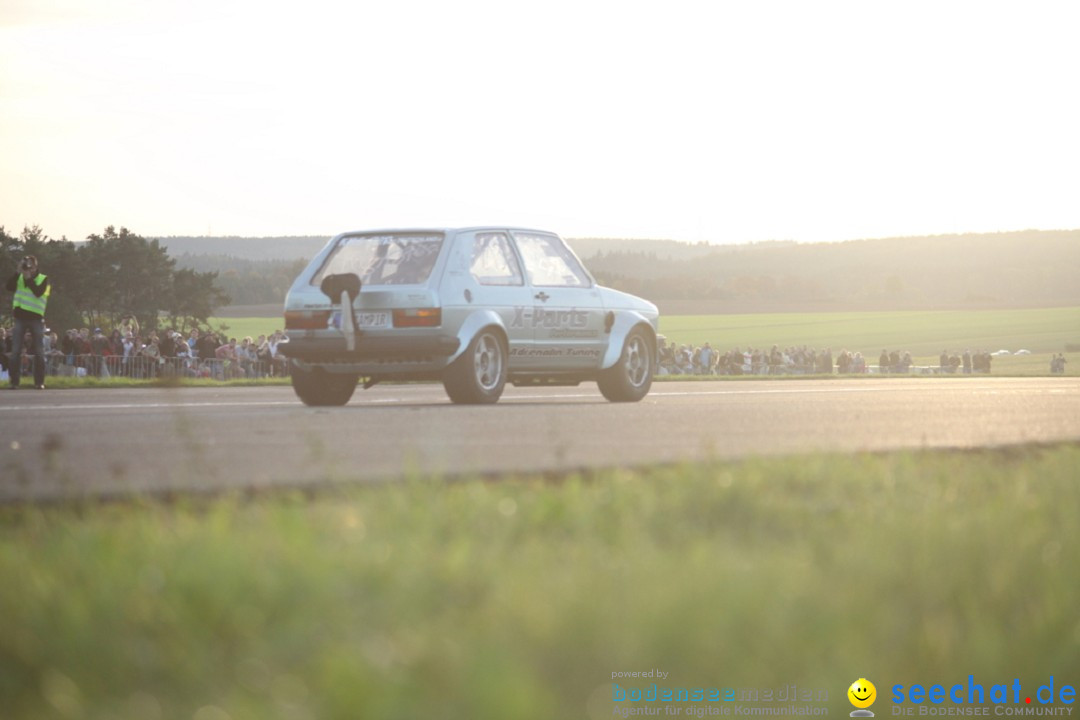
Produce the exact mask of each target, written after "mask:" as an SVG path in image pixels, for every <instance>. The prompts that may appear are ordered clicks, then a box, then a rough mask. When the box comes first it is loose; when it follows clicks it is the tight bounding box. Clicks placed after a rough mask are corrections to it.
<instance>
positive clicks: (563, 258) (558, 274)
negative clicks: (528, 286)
mask: <svg viewBox="0 0 1080 720" xmlns="http://www.w3.org/2000/svg"><path fill="white" fill-rule="evenodd" d="M514 239H515V240H516V241H517V246H518V250H519V251H520V252H521V259H522V260H523V261H524V263H525V270H526V271H527V272H528V273H529V281H530V282H531V283H532V284H533V285H537V286H542V287H591V286H592V280H591V279H590V278H589V274H588V273H586V272H585V268H583V267H581V263H579V262H578V260H577V258H576V257H574V254H573V253H572V252H570V250H569V248H567V247H566V245H564V244H563V243H562V241H561V240H559V238H557V237H555V236H553V235H539V234H533V233H514Z"/></svg>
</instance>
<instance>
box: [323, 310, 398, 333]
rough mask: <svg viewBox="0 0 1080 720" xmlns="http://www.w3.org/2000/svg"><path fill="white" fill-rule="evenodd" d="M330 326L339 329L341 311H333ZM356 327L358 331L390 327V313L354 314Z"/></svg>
mask: <svg viewBox="0 0 1080 720" xmlns="http://www.w3.org/2000/svg"><path fill="white" fill-rule="evenodd" d="M330 324H331V325H332V326H334V327H335V328H337V329H338V330H340V329H341V311H340V310H335V311H334V314H333V315H332V316H331V318H330ZM356 327H358V328H360V329H365V328H366V329H371V328H385V327H390V313H388V312H358V313H356Z"/></svg>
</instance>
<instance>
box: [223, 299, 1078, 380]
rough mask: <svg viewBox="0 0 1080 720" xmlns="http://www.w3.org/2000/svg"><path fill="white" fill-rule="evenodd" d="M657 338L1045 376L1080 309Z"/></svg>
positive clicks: (676, 330) (786, 317) (681, 325)
mask: <svg viewBox="0 0 1080 720" xmlns="http://www.w3.org/2000/svg"><path fill="white" fill-rule="evenodd" d="M213 322H214V324H215V326H216V324H217V323H218V322H224V323H225V324H227V325H228V326H229V330H228V333H229V335H230V336H233V337H237V338H243V337H244V336H245V335H251V336H252V337H258V335H260V334H269V333H271V332H273V331H274V330H277V329H280V328H281V327H282V320H281V318H277V317H274V318H224V319H220V320H218V319H215V320H214V321H213ZM660 332H662V333H664V334H665V335H666V336H667V337H668V339H669V340H671V341H672V342H675V343H678V344H682V343H689V344H692V345H701V344H704V343H706V342H709V343H712V346H713V347H714V348H719V349H720V350H722V351H725V352H726V351H727V350H731V349H733V348H736V347H738V348H742V349H746V348H747V347H752V348H762V349H766V350H767V349H769V348H771V347H772V346H773V345H779V346H781V347H789V346H802V345H808V346H810V347H813V348H817V349H823V348H826V347H829V348H832V350H833V355H834V357H835V356H836V355H837V354H839V352H840V351H841V350H842V349H845V348H846V349H848V350H850V351H851V352H856V351H859V352H862V353H863V355H864V356H866V357H868V358H870V360H869V364H876V363H877V357H878V355H879V354H880V353H881V350H882V349H883V348H884V349H889V350H899V351H900V352H904V351H909V352H911V354H912V356H913V357H914V359H915V362H916V364H918V365H937V363H938V356H939V355H940V354H941V351H942V350H945V349H947V350H949V351H950V352H957V353H962V352H963V351H964V350H965V349H971V350H972V351H975V350H979V349H983V350H987V351H990V352H994V351H996V350H1001V349H1005V350H1009V351H1010V352H1015V351H1016V350H1020V349H1025V350H1030V351H1031V353H1032V355H1029V356H1020V357H1016V358H1013V357H1000V358H995V360H994V365H993V369H994V373H995V374H1001V375H1045V374H1048V373H1049V367H1050V357H1051V356H1052V355H1054V354H1056V353H1059V352H1064V351H1065V346H1066V345H1068V344H1071V345H1080V308H1047V309H1035V310H993V311H938V312H866V313H860V312H852V313H803V314H754V315H681V316H672V317H662V318H661V319H660ZM1066 358H1067V359H1068V363H1067V364H1066V366H1065V369H1066V374H1068V375H1078V374H1080V353H1078V352H1074V353H1067V354H1066Z"/></svg>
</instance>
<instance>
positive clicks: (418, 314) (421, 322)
mask: <svg viewBox="0 0 1080 720" xmlns="http://www.w3.org/2000/svg"><path fill="white" fill-rule="evenodd" d="M440 325H442V308H411V309H409V310H395V311H394V327H438V326H440Z"/></svg>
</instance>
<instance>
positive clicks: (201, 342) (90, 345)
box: [0, 317, 289, 380]
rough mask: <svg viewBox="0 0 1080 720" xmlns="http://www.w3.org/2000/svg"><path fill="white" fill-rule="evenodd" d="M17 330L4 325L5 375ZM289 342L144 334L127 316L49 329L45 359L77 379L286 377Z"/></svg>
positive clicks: (0, 354)
mask: <svg viewBox="0 0 1080 720" xmlns="http://www.w3.org/2000/svg"><path fill="white" fill-rule="evenodd" d="M11 335H12V332H11V330H10V329H9V328H4V327H0V376H2V377H6V376H7V374H8V373H9V368H10V364H11V363H13V362H16V361H17V360H16V358H13V357H12V356H11V353H12V337H11ZM284 342H287V338H286V336H285V333H284V331H281V330H278V331H276V332H274V333H273V334H271V335H270V336H269V337H268V336H266V335H259V336H258V337H257V338H251V337H245V338H243V339H241V340H239V341H238V340H237V339H236V338H228V337H226V336H225V335H224V334H223V333H218V332H214V331H212V330H209V329H205V330H198V329H193V330H191V331H190V332H189V333H188V335H187V337H185V336H184V335H182V334H181V333H180V332H178V331H177V330H173V329H165V330H162V331H160V333H159V332H158V331H157V330H151V331H149V332H147V333H142V332H141V331H140V329H139V324H138V322H137V321H136V320H135V319H134V318H132V317H125V318H124V319H123V320H122V321H121V323H120V324H119V325H118V326H117V327H115V328H113V329H112V330H111V331H110V332H108V333H106V332H105V331H104V330H102V328H100V327H96V328H94V329H93V331H92V332H91V330H90V329H89V328H85V327H84V328H80V329H71V330H67V331H66V332H65V333H64V334H63V336H62V337H61V336H59V335H58V334H57V333H56V332H55V331H53V330H49V329H46V331H45V342H44V346H45V362H46V373H47V374H48V375H53V376H57V375H61V376H62V375H67V376H78V377H86V376H90V377H100V378H109V377H131V378H141V379H152V378H160V377H187V378H213V379H216V380H232V379H237V378H263V377H286V376H287V375H288V373H289V363H288V359H287V358H286V357H285V356H284V355H282V354H281V353H280V352H279V349H280V345H281V344H282V343H284ZM29 347H30V344H29V342H27V343H23V348H24V352H23V357H22V358H21V361H22V363H23V365H22V367H23V368H24V372H26V370H25V368H29V367H30V362H31V358H30V356H29V355H28V354H27V353H26V349H28V348H29Z"/></svg>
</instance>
